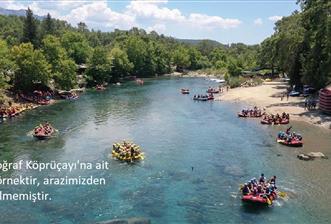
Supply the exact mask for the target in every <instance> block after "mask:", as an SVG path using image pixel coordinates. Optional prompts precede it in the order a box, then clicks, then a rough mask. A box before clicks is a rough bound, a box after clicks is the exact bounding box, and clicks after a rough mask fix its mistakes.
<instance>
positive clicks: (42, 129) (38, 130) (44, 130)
mask: <svg viewBox="0 0 331 224" xmlns="http://www.w3.org/2000/svg"><path fill="white" fill-rule="evenodd" d="M54 130H55V129H54V128H53V126H52V125H51V124H49V123H48V122H45V123H44V124H39V125H38V126H37V127H35V128H34V130H33V135H34V136H35V137H37V138H38V137H49V136H51V135H52V134H53V133H54Z"/></svg>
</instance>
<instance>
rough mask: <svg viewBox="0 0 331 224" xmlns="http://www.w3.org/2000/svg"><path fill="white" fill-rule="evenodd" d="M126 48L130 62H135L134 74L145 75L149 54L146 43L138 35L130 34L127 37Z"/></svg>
mask: <svg viewBox="0 0 331 224" xmlns="http://www.w3.org/2000/svg"><path fill="white" fill-rule="evenodd" d="M137 32H138V31H137ZM126 48H127V54H128V58H129V60H130V62H132V63H133V69H132V74H133V75H135V76H143V75H144V72H145V71H144V66H145V63H146V60H145V58H146V55H147V45H146V43H145V42H144V41H143V40H142V39H141V38H140V37H138V36H130V37H129V38H128V39H127V42H126Z"/></svg>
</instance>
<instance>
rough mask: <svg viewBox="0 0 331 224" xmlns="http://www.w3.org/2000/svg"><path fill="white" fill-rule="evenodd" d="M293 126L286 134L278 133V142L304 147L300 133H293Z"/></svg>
mask: <svg viewBox="0 0 331 224" xmlns="http://www.w3.org/2000/svg"><path fill="white" fill-rule="evenodd" d="M291 129H292V126H291V127H289V128H288V129H287V130H286V131H285V132H284V131H280V132H278V136H277V141H278V142H280V143H285V144H296V146H302V136H301V135H300V134H298V133H295V132H291Z"/></svg>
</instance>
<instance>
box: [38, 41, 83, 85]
mask: <svg viewBox="0 0 331 224" xmlns="http://www.w3.org/2000/svg"><path fill="white" fill-rule="evenodd" d="M42 42H43V45H42V49H43V52H44V55H45V57H46V59H47V61H48V62H49V63H50V65H51V71H52V77H53V79H54V81H55V84H56V87H58V88H60V89H66V90H68V89H71V88H73V87H74V86H75V85H76V84H77V77H76V65H75V62H74V61H73V60H71V59H70V58H69V57H68V55H67V52H66V50H65V49H64V48H63V47H62V45H61V42H60V39H59V38H57V37H54V36H51V35H48V36H46V37H45V38H44V39H43V41H42Z"/></svg>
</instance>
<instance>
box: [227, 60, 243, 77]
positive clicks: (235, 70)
mask: <svg viewBox="0 0 331 224" xmlns="http://www.w3.org/2000/svg"><path fill="white" fill-rule="evenodd" d="M228 72H229V75H230V76H231V77H233V76H239V75H240V74H241V72H242V69H241V68H240V67H239V66H238V64H237V62H236V61H235V60H234V59H232V60H229V63H228Z"/></svg>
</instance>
